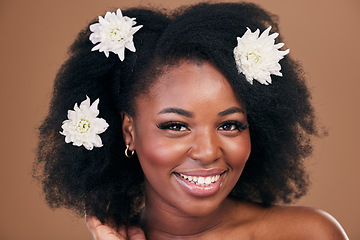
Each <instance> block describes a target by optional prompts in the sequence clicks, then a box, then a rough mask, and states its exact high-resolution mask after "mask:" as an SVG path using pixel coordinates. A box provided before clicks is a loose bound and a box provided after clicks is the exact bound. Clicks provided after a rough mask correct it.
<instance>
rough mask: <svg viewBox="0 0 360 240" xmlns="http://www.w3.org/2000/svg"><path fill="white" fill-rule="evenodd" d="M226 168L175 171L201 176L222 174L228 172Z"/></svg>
mask: <svg viewBox="0 0 360 240" xmlns="http://www.w3.org/2000/svg"><path fill="white" fill-rule="evenodd" d="M226 171H227V170H225V169H219V168H217V169H215V168H214V169H196V170H184V171H175V173H179V174H183V175H186V176H199V177H207V176H214V175H220V174H223V173H224V172H226Z"/></svg>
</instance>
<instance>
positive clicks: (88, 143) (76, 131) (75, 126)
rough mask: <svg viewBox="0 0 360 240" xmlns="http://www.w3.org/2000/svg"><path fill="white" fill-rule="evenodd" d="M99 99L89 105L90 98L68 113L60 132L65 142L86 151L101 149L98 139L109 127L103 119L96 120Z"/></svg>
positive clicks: (100, 142)
mask: <svg viewBox="0 0 360 240" xmlns="http://www.w3.org/2000/svg"><path fill="white" fill-rule="evenodd" d="M98 104H99V99H97V100H96V101H95V102H93V104H91V105H90V98H89V97H88V96H86V100H84V101H83V102H81V104H80V107H78V105H77V103H76V104H75V106H74V110H69V111H68V120H65V121H64V122H63V124H62V126H61V127H62V129H63V131H62V132H60V133H61V134H62V135H64V136H65V142H66V143H70V142H72V143H73V145H75V146H82V145H84V147H85V148H86V149H87V150H92V149H93V147H102V141H101V138H100V137H99V134H100V133H103V132H104V131H105V130H106V129H107V128H108V126H109V124H108V123H107V122H106V121H105V119H102V118H97V116H98V115H99V110H98V108H97V107H98Z"/></svg>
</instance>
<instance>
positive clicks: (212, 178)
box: [180, 173, 220, 187]
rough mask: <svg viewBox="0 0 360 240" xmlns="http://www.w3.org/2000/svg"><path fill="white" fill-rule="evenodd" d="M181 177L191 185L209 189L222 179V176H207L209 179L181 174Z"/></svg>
mask: <svg viewBox="0 0 360 240" xmlns="http://www.w3.org/2000/svg"><path fill="white" fill-rule="evenodd" d="M180 176H181V177H182V178H184V179H186V180H188V181H189V182H191V183H194V184H196V185H198V186H202V187H207V186H210V185H211V184H214V183H215V182H216V181H217V180H219V178H220V174H218V175H214V176H207V177H201V176H187V175H184V174H181V173H180Z"/></svg>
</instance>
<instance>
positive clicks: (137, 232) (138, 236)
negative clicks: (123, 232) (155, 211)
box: [127, 227, 146, 240]
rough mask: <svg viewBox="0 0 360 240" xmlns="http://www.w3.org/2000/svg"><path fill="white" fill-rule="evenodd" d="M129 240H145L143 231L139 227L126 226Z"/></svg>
mask: <svg viewBox="0 0 360 240" xmlns="http://www.w3.org/2000/svg"><path fill="white" fill-rule="evenodd" d="M127 235H128V237H129V240H146V238H145V233H144V231H143V230H142V229H141V228H139V227H128V229H127Z"/></svg>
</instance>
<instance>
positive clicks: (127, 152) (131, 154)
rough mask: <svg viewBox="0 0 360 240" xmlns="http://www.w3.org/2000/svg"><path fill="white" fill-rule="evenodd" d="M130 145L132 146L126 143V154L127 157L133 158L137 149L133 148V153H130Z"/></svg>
mask: <svg viewBox="0 0 360 240" xmlns="http://www.w3.org/2000/svg"><path fill="white" fill-rule="evenodd" d="M129 147H130V145H126V149H125V156H126V157H127V158H132V157H133V156H134V153H135V151H134V150H133V151H131V153H130V154H129Z"/></svg>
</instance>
